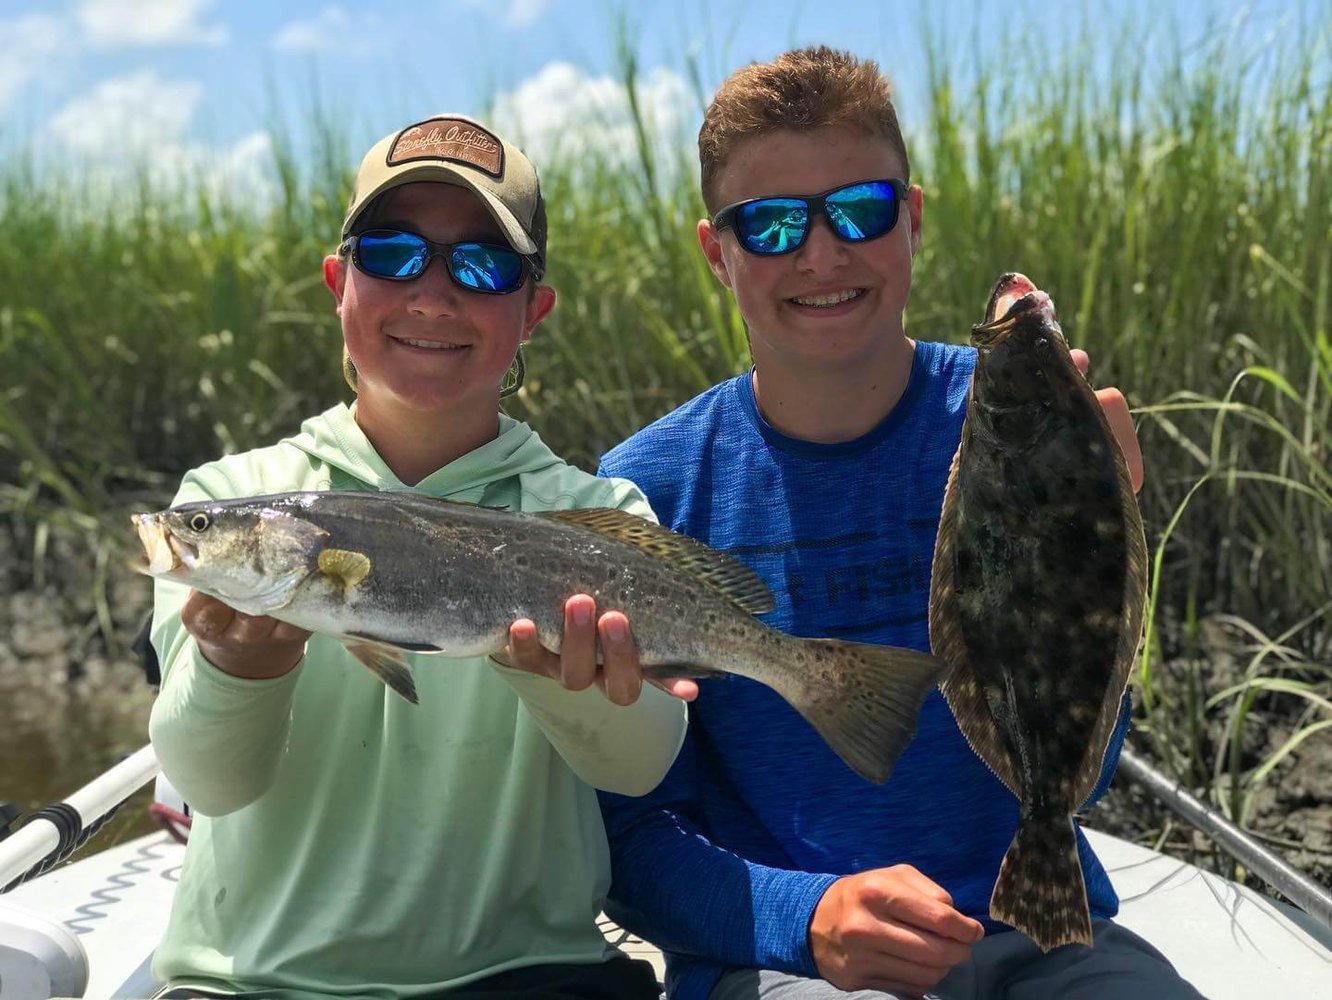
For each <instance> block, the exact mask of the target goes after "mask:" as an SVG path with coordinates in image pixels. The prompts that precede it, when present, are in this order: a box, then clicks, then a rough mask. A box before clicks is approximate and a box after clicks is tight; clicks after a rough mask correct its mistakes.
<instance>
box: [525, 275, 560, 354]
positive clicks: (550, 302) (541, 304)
mask: <svg viewBox="0 0 1332 1000" xmlns="http://www.w3.org/2000/svg"><path fill="white" fill-rule="evenodd" d="M554 308H555V289H553V288H551V287H550V286H549V285H537V286H536V291H534V292H533V293H532V297H531V298H530V299H529V300H528V302H527V313H526V315H524V316H523V340H524V341H527V340H530V339H531V338H532V331H533V330H535V329H536V326H537V324H538V323H540V322H541V321H542V320H543V319H545V318H546V317H547V316H549V315H550V311H551V310H552V309H554Z"/></svg>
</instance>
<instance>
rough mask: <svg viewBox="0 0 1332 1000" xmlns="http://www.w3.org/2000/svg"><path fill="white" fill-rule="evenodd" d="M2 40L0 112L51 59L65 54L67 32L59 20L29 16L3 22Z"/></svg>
mask: <svg viewBox="0 0 1332 1000" xmlns="http://www.w3.org/2000/svg"><path fill="white" fill-rule="evenodd" d="M0 38H3V39H4V40H5V44H4V57H3V58H0V109H2V108H4V107H5V106H6V105H7V104H8V103H9V102H10V101H11V100H13V99H14V98H15V97H16V96H18V93H19V91H20V90H22V89H23V88H24V87H25V86H27V84H28V82H29V81H30V80H31V79H32V78H33V77H35V76H36V75H37V74H38V73H39V72H41V71H42V69H43V68H44V67H47V66H49V63H50V60H51V59H52V58H55V57H58V56H61V55H62V54H64V52H65V49H66V48H67V33H66V31H65V28H64V26H63V25H62V23H61V22H60V19H59V18H55V17H51V16H49V15H47V14H29V15H26V16H24V17H18V18H13V19H10V20H0Z"/></svg>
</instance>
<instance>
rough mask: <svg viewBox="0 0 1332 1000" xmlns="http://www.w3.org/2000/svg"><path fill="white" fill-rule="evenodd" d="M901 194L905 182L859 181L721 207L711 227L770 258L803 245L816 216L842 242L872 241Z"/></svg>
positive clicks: (893, 219) (888, 224)
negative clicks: (730, 231)
mask: <svg viewBox="0 0 1332 1000" xmlns="http://www.w3.org/2000/svg"><path fill="white" fill-rule="evenodd" d="M906 194H907V185H906V181H903V180H899V179H897V178H891V179H887V180H881V181H859V182H857V183H855V184H847V185H846V186H844V187H839V188H834V189H833V190H831V191H825V192H824V193H823V194H819V195H814V196H813V197H809V198H796V197H790V198H753V199H751V200H749V201H741V202H737V203H736V204H734V205H727V206H726V207H725V208H723V209H722V210H721V211H720V212H718V213H717V214H716V215H715V216H714V217H713V220H712V224H713V225H714V226H716V227H717V228H718V229H734V230H735V237H736V239H737V240H738V241H739V243H740V246H741V247H742V248H743V249H745V250H748V251H749V252H750V253H752V254H759V255H761V256H764V257H774V256H776V255H777V254H783V253H791V252H792V251H793V250H799V249H800V248H801V247H802V246H804V243H805V240H807V239H809V229H810V225H811V224H812V220H813V218H814V216H816V215H820V214H822V215H824V216H825V217H826V218H827V219H828V224H829V225H830V226H832V231H833V232H834V233H835V234H836V235H837V237H838V238H839V239H842V240H845V241H847V242H848V243H862V242H864V241H865V240H873V239H878V238H879V237H880V236H882V235H884V234H885V233H888V232H891V231H892V228H893V227H894V226H895V225H897V215H898V210H899V209H900V208H901V205H902V202H903V200H905V198H906Z"/></svg>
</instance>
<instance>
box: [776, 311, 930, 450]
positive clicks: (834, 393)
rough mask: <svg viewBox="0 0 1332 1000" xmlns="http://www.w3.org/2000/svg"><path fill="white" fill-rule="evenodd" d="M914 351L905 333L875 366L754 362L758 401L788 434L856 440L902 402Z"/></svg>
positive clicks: (830, 440) (821, 439)
mask: <svg viewBox="0 0 1332 1000" xmlns="http://www.w3.org/2000/svg"><path fill="white" fill-rule="evenodd" d="M915 351H916V345H915V342H914V341H912V340H908V339H907V338H906V337H903V338H901V340H900V341H899V342H898V343H897V344H896V345H895V346H894V347H893V349H892V350H891V351H888V352H885V353H884V354H883V355H882V356H881V357H879V358H876V359H875V361H874V363H872V364H864V363H863V362H861V363H858V364H856V365H854V366H847V367H845V368H837V369H812V368H811V369H807V370H804V371H791V370H787V369H785V368H783V367H782V366H781V365H773V364H769V365H764V364H763V363H762V361H761V360H756V362H755V367H754V375H753V386H754V399H755V401H756V402H757V403H758V408H759V412H760V413H762V414H763V419H764V420H766V421H767V422H768V423H769V424H771V425H772V426H773V427H774V428H776V429H777V430H779V431H781V432H782V433H783V434H785V435H786V436H787V437H792V438H796V439H798V440H801V441H810V442H813V443H815V444H838V443H840V442H843V441H854V440H855V439H856V438H858V437H863V436H864V435H866V434H868V433H869V432H870V431H872V430H873V429H874V428H875V427H877V426H878V425H879V424H880V423H881V422H882V421H883V419H884V417H886V416H888V414H889V413H891V412H892V410H893V407H895V406H896V405H897V404H898V402H899V401H900V400H901V398H902V394H903V393H904V392H906V387H907V383H908V382H909V381H910V380H911V365H912V362H913V359H914V358H915Z"/></svg>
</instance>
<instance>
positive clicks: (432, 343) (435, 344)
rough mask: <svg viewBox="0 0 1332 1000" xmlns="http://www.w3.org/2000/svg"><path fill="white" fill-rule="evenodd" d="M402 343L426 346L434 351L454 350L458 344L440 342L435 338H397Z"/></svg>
mask: <svg viewBox="0 0 1332 1000" xmlns="http://www.w3.org/2000/svg"><path fill="white" fill-rule="evenodd" d="M399 339H400V340H401V341H402V342H403V343H404V344H410V345H411V346H412V347H428V348H431V349H432V350H436V351H456V350H457V349H458V347H459V345H458V344H441V343H440V342H439V341H437V340H411V339H409V338H407V337H400V338H399Z"/></svg>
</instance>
